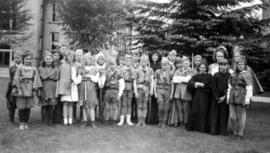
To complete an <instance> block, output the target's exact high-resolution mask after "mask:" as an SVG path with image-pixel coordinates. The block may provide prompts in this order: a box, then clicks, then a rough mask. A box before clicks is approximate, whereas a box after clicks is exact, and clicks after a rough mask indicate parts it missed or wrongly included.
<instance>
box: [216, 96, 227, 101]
mask: <svg viewBox="0 0 270 153" xmlns="http://www.w3.org/2000/svg"><path fill="white" fill-rule="evenodd" d="M225 98H226V97H225V96H223V97H220V98H219V101H218V103H222V102H223V101H224V100H225Z"/></svg>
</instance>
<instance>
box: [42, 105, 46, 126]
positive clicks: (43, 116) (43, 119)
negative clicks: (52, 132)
mask: <svg viewBox="0 0 270 153" xmlns="http://www.w3.org/2000/svg"><path fill="white" fill-rule="evenodd" d="M45 107H46V106H41V120H42V123H43V124H45Z"/></svg>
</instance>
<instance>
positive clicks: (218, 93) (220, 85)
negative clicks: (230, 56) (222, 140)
mask: <svg viewBox="0 0 270 153" xmlns="http://www.w3.org/2000/svg"><path fill="white" fill-rule="evenodd" d="M218 64H219V72H217V73H215V74H214V76H213V83H214V86H213V87H214V91H213V100H212V103H211V109H210V115H209V117H210V133H211V134H220V135H226V134H227V128H228V118H229V106H228V104H227V103H226V94H227V90H228V81H229V78H230V76H231V74H230V73H229V68H230V66H229V62H228V60H227V59H223V60H220V61H219V63H218Z"/></svg>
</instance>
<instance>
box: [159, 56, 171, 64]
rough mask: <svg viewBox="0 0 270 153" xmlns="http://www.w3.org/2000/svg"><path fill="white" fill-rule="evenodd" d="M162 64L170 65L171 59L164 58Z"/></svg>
mask: <svg viewBox="0 0 270 153" xmlns="http://www.w3.org/2000/svg"><path fill="white" fill-rule="evenodd" d="M161 63H163V64H168V63H170V61H169V59H168V58H167V57H162V59H161Z"/></svg>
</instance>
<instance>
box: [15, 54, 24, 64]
mask: <svg viewBox="0 0 270 153" xmlns="http://www.w3.org/2000/svg"><path fill="white" fill-rule="evenodd" d="M14 62H15V63H16V64H21V62H22V58H21V57H20V56H18V55H14Z"/></svg>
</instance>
